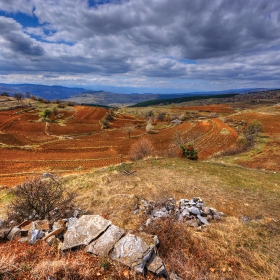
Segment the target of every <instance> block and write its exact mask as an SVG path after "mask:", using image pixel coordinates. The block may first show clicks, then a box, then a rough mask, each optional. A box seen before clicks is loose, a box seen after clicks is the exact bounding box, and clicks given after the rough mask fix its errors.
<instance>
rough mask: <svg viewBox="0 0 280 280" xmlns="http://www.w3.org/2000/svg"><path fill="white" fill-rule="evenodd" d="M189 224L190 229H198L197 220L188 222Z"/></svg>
mask: <svg viewBox="0 0 280 280" xmlns="http://www.w3.org/2000/svg"><path fill="white" fill-rule="evenodd" d="M187 224H188V225H189V226H190V227H198V222H197V220H189V221H187Z"/></svg>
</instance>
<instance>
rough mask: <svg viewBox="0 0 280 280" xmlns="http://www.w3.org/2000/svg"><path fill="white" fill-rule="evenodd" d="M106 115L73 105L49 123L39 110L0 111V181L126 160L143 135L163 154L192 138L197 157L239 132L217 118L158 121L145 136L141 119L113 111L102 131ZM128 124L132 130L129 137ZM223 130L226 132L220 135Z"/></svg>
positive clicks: (17, 180) (222, 146) (208, 153)
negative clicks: (164, 123)
mask: <svg viewBox="0 0 280 280" xmlns="http://www.w3.org/2000/svg"><path fill="white" fill-rule="evenodd" d="M106 113H107V110H106V109H104V108H97V107H87V106H77V107H75V108H73V109H70V110H66V109H63V110H61V111H59V114H58V115H57V117H52V122H42V120H41V121H40V120H39V116H38V112H37V111H29V112H20V111H18V112H17V114H15V111H5V112H0V123H1V124H0V127H1V134H0V143H2V147H1V150H0V153H1V160H0V170H1V172H0V185H8V186H11V185H14V184H17V183H20V182H22V180H23V179H25V178H26V177H27V176H30V175H31V174H37V173H42V172H58V173H65V172H71V171H78V170H79V171H84V170H88V169H92V168H96V167H103V166H107V165H110V164H116V163H120V162H121V160H127V159H129V150H130V147H131V145H132V144H134V143H135V142H137V141H138V140H139V139H140V138H141V137H146V138H148V139H150V140H151V142H152V143H153V145H154V146H155V149H156V151H157V154H158V155H159V156H162V155H163V153H164V150H165V149H167V148H168V146H169V145H170V144H171V143H172V142H174V135H175V134H176V133H179V134H181V135H182V136H183V138H184V140H185V141H187V142H190V141H192V142H195V145H196V146H197V148H198V149H199V157H200V158H201V159H205V158H207V157H209V156H211V155H212V154H214V153H217V152H219V151H221V150H223V149H226V148H227V147H229V146H231V145H233V144H234V142H235V141H236V139H237V133H236V132H235V131H234V130H233V129H232V128H230V127H228V126H227V125H226V124H224V123H223V122H222V121H221V120H219V119H212V120H203V121H194V122H184V123H182V124H180V125H177V126H167V127H166V126H165V128H162V127H161V125H160V123H159V124H157V125H156V126H155V128H154V131H155V133H152V134H147V133H146V130H145V120H144V119H141V118H137V117H134V116H132V115H128V114H117V116H116V118H115V119H114V121H112V122H111V127H110V129H107V130H102V129H101V125H100V124H99V121H100V119H101V118H103V117H104V116H105V115H106ZM128 127H132V128H133V129H132V131H131V134H130V138H129V137H128V131H127V128H128ZM222 129H226V132H227V133H221V130H222Z"/></svg>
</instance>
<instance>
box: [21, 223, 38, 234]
mask: <svg viewBox="0 0 280 280" xmlns="http://www.w3.org/2000/svg"><path fill="white" fill-rule="evenodd" d="M33 229H38V230H39V229H41V230H42V228H41V227H40V226H39V225H38V224H37V222H35V221H34V222H30V223H26V224H24V225H23V226H21V228H20V230H21V231H22V232H25V231H31V230H33Z"/></svg>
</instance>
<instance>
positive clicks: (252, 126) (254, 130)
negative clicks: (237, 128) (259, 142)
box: [244, 120, 263, 146]
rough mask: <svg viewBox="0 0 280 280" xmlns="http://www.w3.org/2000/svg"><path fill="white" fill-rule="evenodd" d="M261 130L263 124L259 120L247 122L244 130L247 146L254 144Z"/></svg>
mask: <svg viewBox="0 0 280 280" xmlns="http://www.w3.org/2000/svg"><path fill="white" fill-rule="evenodd" d="M262 131H263V125H262V123H260V122H259V121H256V120H254V121H252V122H251V123H249V125H248V126H247V128H246V129H245V131H244V136H245V138H246V140H247V142H248V145H249V146H254V144H255V142H256V138H257V136H258V135H259V133H260V132H262Z"/></svg>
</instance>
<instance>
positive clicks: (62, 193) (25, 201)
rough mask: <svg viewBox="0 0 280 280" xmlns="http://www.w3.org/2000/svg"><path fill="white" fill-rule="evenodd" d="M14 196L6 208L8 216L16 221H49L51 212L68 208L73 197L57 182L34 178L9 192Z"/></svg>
mask: <svg viewBox="0 0 280 280" xmlns="http://www.w3.org/2000/svg"><path fill="white" fill-rule="evenodd" d="M11 193H12V195H14V196H15V198H14V200H13V201H12V203H11V205H10V206H9V208H8V216H9V217H10V219H11V218H13V219H15V220H17V221H19V222H20V221H22V220H25V219H31V220H32V219H41V220H42V219H51V218H52V215H51V212H52V211H53V210H55V209H59V210H60V211H61V212H62V210H65V209H66V208H70V207H71V206H72V205H71V204H72V202H73V199H74V197H75V195H74V193H73V192H71V193H70V192H66V190H65V189H64V188H63V186H62V184H61V182H60V181H59V180H55V179H53V178H50V179H42V178H41V177H36V178H34V179H32V180H31V181H27V182H24V183H22V184H21V185H19V186H17V187H16V188H15V189H14V190H12V191H11Z"/></svg>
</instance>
